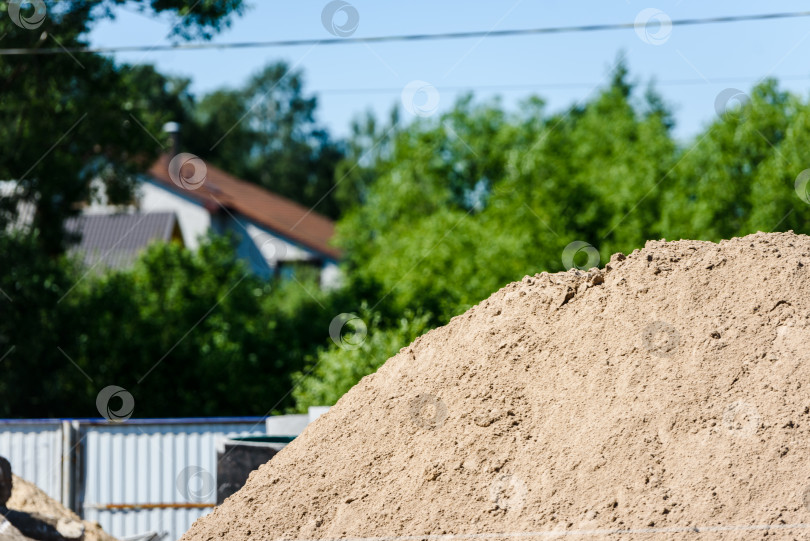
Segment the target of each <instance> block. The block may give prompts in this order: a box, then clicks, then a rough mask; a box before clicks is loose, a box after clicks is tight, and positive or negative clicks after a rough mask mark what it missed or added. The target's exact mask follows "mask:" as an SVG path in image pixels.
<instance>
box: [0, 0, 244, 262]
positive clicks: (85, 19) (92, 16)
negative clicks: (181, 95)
mask: <svg viewBox="0 0 810 541" xmlns="http://www.w3.org/2000/svg"><path fill="white" fill-rule="evenodd" d="M123 3H125V1H124V0H82V1H80V2H59V1H55V0H51V1H48V2H46V9H47V16H46V17H45V18H44V20H42V21H41V24H40V25H38V26H37V27H36V28H22V27H21V26H18V25H16V24H14V23H13V22H12V21H11V19H10V17H2V19H0V20H1V21H2V22H0V32H2V34H3V44H4V46H5V47H20V48H31V49H38V48H43V47H56V46H62V47H76V46H85V45H86V35H87V32H88V30H89V29H90V28H91V27H92V25H93V24H94V23H96V22H98V21H99V20H101V19H104V18H106V17H111V16H113V14H114V8H115V7H116V6H117V5H118V4H123ZM129 4H131V5H137V6H139V7H140V8H141V9H143V10H148V11H151V12H154V13H173V14H175V15H177V16H178V17H179V21H178V24H177V25H176V26H175V28H174V32H175V35H176V36H178V37H179V38H190V37H210V36H211V35H212V34H213V33H215V32H216V31H217V30H219V29H220V28H221V27H222V26H223V25H227V24H228V21H229V20H230V17H231V16H232V15H234V14H237V13H239V12H240V11H241V10H242V1H241V0H226V1H218V0H204V1H202V2H198V3H197V4H196V5H195V7H194V9H190V8H189V6H188V5H187V2H185V1H184V0H151V1H147V0H140V1H139V2H129ZM0 9H2V11H3V13H4V14H5V12H6V11H7V9H8V6H7V3H6V2H0ZM30 15H32V14H30V13H23V16H25V17H28V16H30ZM80 57H81V58H79V57H77V56H74V55H68V54H55V55H20V56H3V57H2V58H0V92H2V94H3V100H2V101H0V141H2V142H3V148H4V149H5V150H4V152H3V153H2V155H0V178H2V179H8V180H10V179H14V180H16V181H17V183H18V186H17V190H16V191H15V192H13V193H10V194H8V195H7V196H6V197H4V198H3V201H2V203H1V204H0V228H5V227H6V226H7V225H8V224H9V223H14V222H15V220H16V219H17V216H16V213H17V210H18V208H19V205H20V203H26V204H28V205H30V207H31V208H32V211H31V213H32V217H31V218H32V219H31V222H32V224H33V228H34V229H36V230H37V231H38V235H37V236H36V237H35V238H36V240H37V242H39V243H40V245H41V247H42V248H43V249H44V250H45V251H46V252H47V253H50V254H58V253H60V252H62V251H63V250H64V249H65V247H66V242H65V241H66V239H65V235H64V229H63V224H64V222H65V218H67V217H69V216H71V215H73V214H75V213H76V212H77V211H78V209H77V204H78V203H80V202H83V201H87V200H88V199H89V198H90V195H91V194H90V186H91V181H92V180H93V179H94V178H101V179H102V180H103V181H105V183H106V184H107V193H108V195H109V197H110V198H111V200H112V201H113V202H114V203H119V202H126V201H128V200H129V197H130V195H131V190H132V187H133V177H134V174H136V173H137V172H138V171H140V170H142V169H143V168H145V167H147V166H148V165H149V163H150V158H151V157H153V156H154V154H155V153H156V152H157V148H156V145H155V142H154V137H155V136H154V135H152V134H159V133H160V125H159V124H155V123H154V121H155V120H159V118H157V117H158V116H159V115H155V114H153V113H152V111H154V110H155V109H156V108H157V107H154V106H156V105H160V104H153V103H151V102H149V100H148V99H145V98H146V94H145V93H144V92H143V85H142V84H139V85H138V84H132V83H133V82H137V81H138V79H137V78H134V77H132V76H131V74H127V67H126V66H118V65H116V64H115V63H114V62H113V61H111V60H110V59H108V58H106V57H104V56H101V55H97V54H82V55H80ZM139 71H140V72H141V73H142V72H143V70H139ZM152 79H153V80H154V77H153V78H152Z"/></svg>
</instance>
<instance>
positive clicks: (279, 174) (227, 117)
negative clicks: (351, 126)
mask: <svg viewBox="0 0 810 541" xmlns="http://www.w3.org/2000/svg"><path fill="white" fill-rule="evenodd" d="M316 108H317V99H316V98H315V97H314V96H307V95H306V94H305V92H304V81H303V75H302V73H301V72H300V71H296V70H292V69H291V68H290V66H288V65H287V64H286V63H285V62H278V63H274V64H270V65H268V66H267V67H265V68H264V69H263V70H262V71H260V72H259V73H257V74H256V75H255V76H253V77H252V78H251V79H250V80H249V81H248V82H247V84H246V85H245V86H244V87H243V88H240V89H222V90H218V91H215V92H212V93H210V94H208V95H206V96H204V97H203V98H202V99H201V100H200V102H199V104H198V105H197V106H196V108H195V120H196V123H194V124H192V125H191V127H189V128H186V129H185V132H184V133H185V137H186V140H187V142H188V144H189V145H190V148H191V149H192V151H193V152H194V153H196V154H198V155H200V156H202V157H204V158H205V159H207V160H210V161H211V162H212V163H214V164H216V165H218V166H220V167H222V168H223V169H225V170H226V171H229V172H230V173H232V174H235V175H237V176H240V177H242V178H244V179H246V180H250V181H252V182H255V183H257V184H260V185H261V186H264V187H265V188H267V189H269V190H271V191H273V192H276V193H279V194H281V195H284V196H286V197H289V198H290V199H292V200H294V201H297V202H299V203H301V204H303V205H304V206H307V207H316V210H317V211H318V212H320V213H322V214H325V215H327V216H332V217H337V216H338V215H339V214H340V212H339V207H338V201H337V200H336V197H335V194H334V193H333V187H334V185H335V167H336V166H337V163H338V162H339V161H340V159H341V158H342V157H343V150H342V148H341V146H340V145H339V144H337V143H335V142H334V141H332V140H331V139H330V137H329V134H328V132H327V131H326V130H325V129H324V128H323V127H321V126H320V125H319V124H318V123H317V121H316V118H315V111H316Z"/></svg>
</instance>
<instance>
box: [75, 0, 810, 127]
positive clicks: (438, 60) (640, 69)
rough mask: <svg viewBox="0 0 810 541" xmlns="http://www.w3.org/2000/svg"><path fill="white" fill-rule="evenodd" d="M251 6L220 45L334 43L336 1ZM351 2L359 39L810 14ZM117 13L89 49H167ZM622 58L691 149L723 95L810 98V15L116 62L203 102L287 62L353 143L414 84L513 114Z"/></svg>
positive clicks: (600, 74)
mask: <svg viewBox="0 0 810 541" xmlns="http://www.w3.org/2000/svg"><path fill="white" fill-rule="evenodd" d="M247 1H248V3H249V6H250V8H249V10H248V11H247V12H246V13H245V14H244V15H243V16H242V17H241V18H239V19H236V20H235V21H234V24H233V25H232V27H231V28H230V29H228V30H226V31H225V32H223V33H222V34H220V35H219V36H217V37H216V38H215V40H214V41H215V42H234V41H252V40H282V39H302V38H313V39H326V38H332V37H333V36H332V35H331V34H329V33H328V32H327V30H326V29H325V28H324V26H323V24H322V22H321V12H322V10H323V9H324V6H325V5H326V4H327V1H326V0H316V1H312V0H297V1H285V2H278V1H275V0H247ZM349 1H350V3H351V5H352V6H354V7H355V9H356V10H357V13H358V14H359V25H358V27H357V30H356V32H355V33H354V34H353V37H364V36H383V35H395V34H413V33H441V32H459V31H471V30H482V31H489V30H493V29H498V30H502V29H513V28H516V29H519V28H535V27H550V26H569V25H588V24H601V23H625V22H633V21H634V20H635V19H636V17H637V15H638V14H639V13H640V12H641V11H642V10H644V9H648V8H657V9H659V10H661V11H663V12H664V13H666V14H667V15H668V16H669V17H671V18H672V19H685V18H702V17H713V16H725V15H740V14H759V13H775V12H788V11H802V10H805V9H807V7H808V6H807V3H806V2H799V1H772V2H754V1H747V2H745V1H743V2H729V1H714V2H696V1H694V0H692V1H690V0H680V1H661V2H658V3H656V4H651V3H649V2H647V1H646V0H645V1H637V0H616V1H612V2H606V1H583V2H571V1H567V2H566V1H561V0H545V1H540V0H507V1H504V2H479V1H465V2H461V1H455V0H454V1H447V0H446V1H436V0H433V1H424V0H412V1H409V2H391V1H380V0H376V1H372V0H349ZM117 13H118V18H117V19H116V20H115V21H110V22H103V23H101V24H99V25H97V27H96V28H94V30H93V31H92V33H91V35H90V41H91V44H92V45H96V46H117V45H141V44H143V45H154V44H158V43H167V42H169V38H168V32H169V30H170V29H171V26H172V20H171V19H170V18H149V17H146V16H144V15H142V14H139V13H136V12H134V11H131V10H130V9H128V8H124V9H119V10H118V11H117ZM338 17H340V15H338ZM337 22H338V24H340V23H341V22H342V20H340V19H338V21H337ZM657 30H658V28H657V27H654V28H651V31H652V32H656V31H657ZM620 51H624V52H625V53H626V58H627V61H628V63H629V67H630V69H631V73H632V75H633V76H634V77H635V78H637V79H638V80H639V81H641V82H643V83H646V82H648V81H649V80H651V79H655V80H657V81H658V82H659V83H658V89H659V91H660V92H661V93H662V94H663V96H664V98H665V99H666V100H667V102H668V103H669V104H670V105H671V106H672V107H673V108H674V110H675V116H676V120H677V125H676V135H677V136H678V137H679V138H681V139H687V138H688V137H690V136H692V135H694V134H695V133H696V132H697V131H698V130H700V129H701V127H702V126H704V125H705V124H706V123H708V122H710V121H711V120H712V118H713V116H714V114H715V109H714V102H715V98H716V97H717V95H718V94H719V93H720V92H722V91H723V90H724V89H726V88H729V87H734V88H739V89H741V90H743V91H748V90H749V89H750V88H751V86H752V85H753V84H754V83H756V82H757V80H759V79H760V78H762V77H765V76H775V77H777V78H779V79H780V80H781V81H782V84H783V87H784V88H788V89H790V90H792V91H795V92H797V93H799V94H801V95H802V96H806V95H807V90H808V85H810V68H809V67H808V60H807V59H808V58H810V17H807V18H797V19H782V20H774V21H754V22H738V23H730V24H716V25H705V26H676V27H673V28H672V29H671V33H670V34H669V36H668V39H667V40H666V41H665V42H664V43H662V44H660V45H653V44H649V43H645V42H644V41H643V40H642V39H641V38H640V37H639V36H638V35H637V33H636V32H634V31H633V29H627V30H611V31H603V32H591V33H576V34H552V35H534V36H519V37H487V38H483V39H480V38H471V39H460V40H442V41H423V42H396V43H379V44H370V45H369V44H362V43H361V44H340V45H335V46H328V45H316V46H300V47H286V48H262V49H231V50H202V51H169V52H149V53H121V54H118V55H117V56H116V58H118V59H119V60H121V61H126V62H147V63H154V64H155V65H157V66H158V68H159V69H160V70H161V71H164V72H166V73H170V74H175V75H182V76H186V77H189V78H191V79H192V81H193V86H192V88H193V91H194V92H195V93H197V94H200V93H204V92H207V91H210V90H213V89H215V88H219V87H223V86H225V87H235V86H239V85H241V84H242V83H243V82H244V81H245V80H246V79H247V78H248V77H249V76H250V75H251V74H252V73H254V72H256V71H258V70H259V69H260V68H261V67H262V66H264V65H266V64H268V63H270V62H273V61H276V60H286V61H287V62H289V63H290V64H293V65H296V66H298V67H300V68H301V69H303V71H304V73H305V79H306V84H307V88H308V89H309V91H311V92H313V93H316V94H317V95H318V99H319V112H318V115H319V120H320V121H321V122H323V123H324V124H325V125H326V126H327V127H328V128H329V129H330V131H331V132H332V133H333V134H335V135H339V136H340V135H345V134H346V133H347V130H348V126H349V122H350V121H351V119H352V118H353V117H354V116H356V115H358V114H359V113H361V112H362V111H364V110H366V109H372V110H374V111H375V112H377V113H378V114H379V115H386V114H387V112H388V111H390V109H391V107H392V106H393V105H394V104H396V103H399V102H400V99H401V98H400V96H401V90H402V88H404V87H405V86H406V85H407V84H408V83H409V82H411V81H413V80H422V81H427V82H429V83H431V84H432V85H434V86H435V87H436V89H437V90H438V91H439V96H440V101H439V110H440V111H441V110H443V109H445V108H447V107H449V106H451V105H452V103H453V101H454V100H455V98H456V97H457V95H458V94H459V93H462V92H465V91H466V90H472V91H474V92H475V95H476V96H477V97H480V98H488V97H492V96H494V95H501V96H502V97H503V102H504V105H505V106H506V107H507V108H509V107H515V106H516V105H517V103H519V100H520V99H523V98H525V97H526V96H528V95H531V94H537V95H540V96H541V97H543V98H544V99H545V100H546V101H547V103H548V106H549V108H550V109H551V110H559V109H565V108H567V107H570V106H571V105H572V104H573V103H575V102H577V101H578V100H581V99H583V98H585V97H587V96H588V95H589V93H591V92H593V90H594V87H595V86H597V85H599V84H604V81H605V77H606V74H607V72H608V70H609V68H610V66H611V65H612V64H613V63H614V61H615V59H616V57H617V54H618V53H619V52H620ZM672 81H675V82H678V81H687V82H688V83H689V84H670V82H672ZM555 85H557V86H556V87H555ZM560 85H564V86H560Z"/></svg>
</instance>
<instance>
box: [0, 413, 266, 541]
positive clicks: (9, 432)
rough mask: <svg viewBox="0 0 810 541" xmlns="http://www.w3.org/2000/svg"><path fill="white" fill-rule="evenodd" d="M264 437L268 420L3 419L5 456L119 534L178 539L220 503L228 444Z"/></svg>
mask: <svg viewBox="0 0 810 541" xmlns="http://www.w3.org/2000/svg"><path fill="white" fill-rule="evenodd" d="M264 433H265V422H264V419H261V418H211V419H155V420H147V419H140V420H137V421H136V420H132V419H130V420H129V421H127V422H126V423H108V422H106V421H98V420H70V421H61V420H43V421H39V420H35V421H29V420H24V421H23V420H20V421H17V420H10V421H7V420H0V455H2V456H5V457H6V458H8V459H9V461H10V462H11V467H12V470H13V471H14V473H15V474H17V475H19V476H20V477H22V478H24V479H27V480H29V481H32V482H34V483H36V484H37V485H38V486H39V487H40V488H41V489H43V490H44V491H45V492H46V493H47V494H48V495H49V496H51V497H52V498H54V499H56V500H58V501H60V502H62V503H63V504H64V505H66V506H67V507H71V508H73V509H74V510H75V511H77V512H78V513H79V514H80V515H82V516H83V518H85V519H87V520H96V521H98V522H99V523H100V524H101V526H102V527H103V528H104V529H105V530H106V531H107V532H109V533H110V534H112V535H114V536H116V537H119V538H124V537H130V536H134V535H138V534H143V533H147V532H159V533H163V532H165V533H167V534H168V535H167V537H165V538H164V539H169V540H174V539H179V538H180V536H182V534H183V533H184V532H185V531H186V530H187V529H188V528H189V527H190V526H191V524H192V523H193V522H194V520H196V519H197V518H199V517H201V516H203V515H204V514H206V513H208V512H210V510H211V509H212V508H213V506H214V504H215V502H216V471H217V448H218V447H219V446H220V445H221V443H222V442H223V441H224V440H225V439H226V438H228V437H233V436H244V435H256V434H264Z"/></svg>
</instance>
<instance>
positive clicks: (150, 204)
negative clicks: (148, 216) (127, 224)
mask: <svg viewBox="0 0 810 541" xmlns="http://www.w3.org/2000/svg"><path fill="white" fill-rule="evenodd" d="M138 191H139V200H140V209H141V212H165V211H169V212H174V213H175V214H176V215H177V220H178V222H179V223H180V230H181V231H182V232H183V242H184V243H185V245H186V247H187V248H188V249H190V250H196V249H197V248H198V247H199V245H200V242H199V238H200V236H202V235H205V234H206V233H207V232H208V229H209V228H210V227H211V215H210V214H209V213H208V211H207V210H206V209H205V208H204V207H202V206H201V205H199V204H197V203H193V202H191V201H189V200H188V199H186V198H184V197H182V196H180V195H177V194H175V193H172V192H170V191H169V190H166V189H164V188H161V187H159V186H156V185H155V184H152V183H151V182H142V183H140V186H139V188H138Z"/></svg>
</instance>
